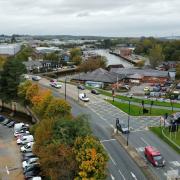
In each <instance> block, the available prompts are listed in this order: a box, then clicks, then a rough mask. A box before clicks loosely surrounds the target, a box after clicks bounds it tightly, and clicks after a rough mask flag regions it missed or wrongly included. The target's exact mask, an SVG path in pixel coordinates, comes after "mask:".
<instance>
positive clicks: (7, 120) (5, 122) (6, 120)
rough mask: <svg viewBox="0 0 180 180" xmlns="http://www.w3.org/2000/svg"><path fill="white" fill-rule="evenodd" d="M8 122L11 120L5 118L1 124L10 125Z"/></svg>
mask: <svg viewBox="0 0 180 180" xmlns="http://www.w3.org/2000/svg"><path fill="white" fill-rule="evenodd" d="M10 122H11V120H10V119H7V118H6V119H5V120H4V121H3V122H2V124H3V125H4V126H5V125H6V124H8V123H10Z"/></svg>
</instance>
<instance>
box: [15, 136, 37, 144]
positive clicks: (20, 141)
mask: <svg viewBox="0 0 180 180" xmlns="http://www.w3.org/2000/svg"><path fill="white" fill-rule="evenodd" d="M33 141H34V137H33V136H32V135H26V136H22V137H21V138H20V139H17V144H18V145H19V144H21V145H24V144H27V143H29V142H33Z"/></svg>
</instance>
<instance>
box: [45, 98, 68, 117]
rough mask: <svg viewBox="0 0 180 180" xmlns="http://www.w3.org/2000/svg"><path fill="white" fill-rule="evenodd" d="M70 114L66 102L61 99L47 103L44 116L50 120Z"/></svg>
mask: <svg viewBox="0 0 180 180" xmlns="http://www.w3.org/2000/svg"><path fill="white" fill-rule="evenodd" d="M70 113H71V106H70V105H69V104H68V103H67V101H65V100H63V99H52V100H51V102H50V103H49V105H48V107H47V109H46V111H45V116H46V117H50V118H58V117H63V116H66V115H67V116H68V115H70Z"/></svg>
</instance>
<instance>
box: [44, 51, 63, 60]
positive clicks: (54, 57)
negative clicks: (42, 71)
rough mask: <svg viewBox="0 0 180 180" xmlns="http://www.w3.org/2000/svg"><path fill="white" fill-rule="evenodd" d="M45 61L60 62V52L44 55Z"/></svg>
mask: <svg viewBox="0 0 180 180" xmlns="http://www.w3.org/2000/svg"><path fill="white" fill-rule="evenodd" d="M43 59H44V60H51V61H59V59H60V58H59V54H58V52H52V53H48V54H45V55H44V58H43Z"/></svg>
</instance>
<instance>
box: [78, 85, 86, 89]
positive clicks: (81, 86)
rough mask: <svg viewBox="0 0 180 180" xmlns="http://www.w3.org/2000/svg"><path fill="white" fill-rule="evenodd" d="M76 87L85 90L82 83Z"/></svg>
mask: <svg viewBox="0 0 180 180" xmlns="http://www.w3.org/2000/svg"><path fill="white" fill-rule="evenodd" d="M77 88H78V89H80V90H85V87H84V86H83V85H78V86H77Z"/></svg>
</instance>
